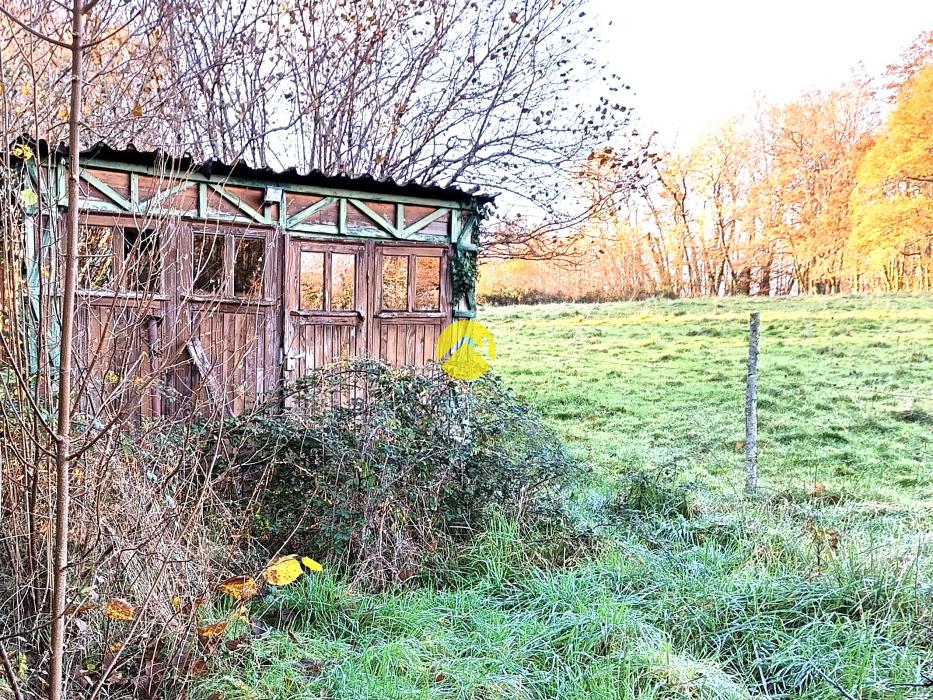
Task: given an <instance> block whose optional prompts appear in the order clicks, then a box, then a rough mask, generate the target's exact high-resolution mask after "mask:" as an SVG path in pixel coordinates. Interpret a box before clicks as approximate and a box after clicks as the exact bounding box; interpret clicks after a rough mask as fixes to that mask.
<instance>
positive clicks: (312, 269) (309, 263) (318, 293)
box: [298, 251, 324, 311]
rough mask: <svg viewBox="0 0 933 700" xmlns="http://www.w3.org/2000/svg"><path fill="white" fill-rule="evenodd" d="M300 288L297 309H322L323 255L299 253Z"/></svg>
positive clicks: (307, 252)
mask: <svg viewBox="0 0 933 700" xmlns="http://www.w3.org/2000/svg"><path fill="white" fill-rule="evenodd" d="M300 283H301V288H300V290H299V302H298V308H301V309H311V310H314V311H319V310H321V309H323V308H324V253H311V252H309V251H302V252H301V279H300Z"/></svg>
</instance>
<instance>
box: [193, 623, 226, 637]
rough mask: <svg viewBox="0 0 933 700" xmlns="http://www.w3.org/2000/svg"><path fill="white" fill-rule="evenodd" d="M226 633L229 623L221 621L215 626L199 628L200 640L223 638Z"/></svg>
mask: <svg viewBox="0 0 933 700" xmlns="http://www.w3.org/2000/svg"><path fill="white" fill-rule="evenodd" d="M226 631H227V621H226V620H221V621H220V622H215V623H214V624H213V625H204V626H203V627H198V639H201V640H207V639H212V638H214V637H219V636H221V635H222V634H223V633H224V632H226Z"/></svg>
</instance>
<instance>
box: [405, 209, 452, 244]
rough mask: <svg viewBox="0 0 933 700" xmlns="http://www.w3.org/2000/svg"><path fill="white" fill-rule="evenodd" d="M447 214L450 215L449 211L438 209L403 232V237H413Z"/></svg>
mask: <svg viewBox="0 0 933 700" xmlns="http://www.w3.org/2000/svg"><path fill="white" fill-rule="evenodd" d="M447 213H449V212H448V210H447V209H438V210H437V211H433V212H431V213H430V214H428V215H427V216H426V217H424V218H423V219H418V221H416V222H415V223H413V224H412V225H411V226H409V227H408V228H406V229H405V230H404V231H402V232H401V235H402V236H403V237H405V238H408V237H409V236H413V235H414V234H416V233H418V232H419V231H420V230H421V229H423V228H425V227H427V226H430V225H431V224H433V223H434V222H435V221H437V220H438V219H441V218H443V217H444V215H445V214H447Z"/></svg>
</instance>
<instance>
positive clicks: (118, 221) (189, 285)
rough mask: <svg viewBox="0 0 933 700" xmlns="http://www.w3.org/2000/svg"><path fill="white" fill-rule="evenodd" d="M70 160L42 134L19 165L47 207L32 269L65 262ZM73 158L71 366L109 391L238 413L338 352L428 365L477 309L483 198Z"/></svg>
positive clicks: (243, 168)
mask: <svg viewBox="0 0 933 700" xmlns="http://www.w3.org/2000/svg"><path fill="white" fill-rule="evenodd" d="M67 159H68V153H67V152H66V151H65V150H63V149H61V148H59V149H57V150H55V149H50V148H48V147H46V146H44V145H42V144H40V145H39V147H38V148H37V149H36V155H35V157H34V158H33V159H32V161H31V162H30V161H27V162H26V163H25V165H26V170H27V171H28V173H29V175H28V178H29V180H30V182H31V183H32V184H31V185H30V186H32V187H35V188H36V190H37V191H38V192H39V194H40V195H41V197H40V202H48V204H45V205H43V204H39V205H38V206H37V207H35V208H34V210H33V211H31V212H29V216H28V217H27V230H28V234H29V235H27V239H28V240H27V245H26V248H27V256H26V257H27V263H26V267H27V277H28V278H30V279H34V278H35V277H36V275H39V276H43V275H44V276H45V277H49V272H48V268H49V267H50V266H51V267H54V266H55V264H56V257H57V256H56V255H55V254H54V252H49V250H50V249H54V247H55V246H56V245H60V241H61V239H62V236H61V232H62V230H63V225H62V213H63V208H64V207H65V206H66V205H67V194H66V187H65V183H66V180H65V173H66V167H67ZM80 159H81V178H80V188H81V201H80V208H81V222H82V228H81V237H80V243H79V287H80V291H79V299H78V312H77V316H76V320H77V324H78V325H77V327H76V328H77V331H76V342H77V350H78V353H77V354H78V362H77V365H78V373H79V374H80V381H82V382H85V383H89V384H90V385H93V386H94V387H98V389H97V390H98V393H99V399H98V401H96V403H98V404H100V403H105V402H106V400H107V398H108V396H111V395H113V394H114V393H115V392H122V395H123V397H124V399H125V398H127V397H130V396H131V394H132V391H131V390H130V389H131V386H132V385H134V383H135V384H136V385H138V386H139V387H141V388H140V389H139V391H141V392H143V394H144V395H143V396H137V400H136V402H135V403H136V404H137V405H139V404H141V405H142V413H143V415H161V414H165V413H169V412H173V411H176V410H179V408H180V407H181V406H183V405H185V404H186V403H187V402H190V401H191V400H199V401H207V402H211V403H212V404H213V405H215V406H219V407H221V408H222V409H223V410H224V411H226V412H228V413H233V414H237V413H240V412H242V411H243V410H244V409H246V408H248V407H250V406H251V405H253V404H254V403H255V402H256V401H257V400H260V399H263V398H264V397H268V396H270V395H271V394H273V393H274V392H275V391H276V390H277V389H278V388H279V387H280V386H281V384H282V383H283V382H285V383H288V382H292V381H295V380H297V379H299V378H300V377H302V376H304V375H305V374H306V373H308V372H309V371H310V370H312V369H313V368H318V367H321V366H324V365H327V364H328V363H331V362H334V361H336V360H338V359H339V358H343V357H353V356H368V357H373V358H379V359H382V360H385V361H386V362H389V363H392V364H394V365H423V364H425V363H426V362H428V361H430V360H431V359H432V358H433V356H434V352H435V343H436V340H437V336H438V334H439V332H440V331H441V329H442V328H443V327H444V326H445V325H447V324H448V323H450V322H451V321H452V320H453V319H456V318H461V317H472V316H473V315H474V313H475V304H474V298H473V289H472V274H469V275H464V274H459V275H458V274H457V270H458V269H466V270H472V269H473V265H474V264H475V255H476V244H477V238H478V233H477V231H478V226H479V223H480V220H481V217H482V212H483V210H484V208H485V205H486V204H488V203H489V201H490V198H489V197H485V196H480V195H476V194H474V193H470V192H464V191H462V190H459V189H454V188H449V187H438V186H431V185H421V184H414V183H408V184H399V183H395V182H393V181H380V180H376V179H373V178H371V177H359V178H357V177H345V176H337V177H332V176H326V175H324V174H322V173H320V172H310V173H307V174H302V173H299V172H296V171H295V170H288V171H285V172H274V171H272V170H270V169H257V168H253V167H249V166H247V165H246V164H244V163H242V162H238V163H234V164H224V163H221V162H217V161H209V162H203V163H201V162H195V161H193V160H192V159H191V158H190V157H177V158H176V157H170V156H167V155H165V154H164V153H161V152H142V151H137V150H135V149H133V148H132V147H130V148H127V149H114V148H111V147H109V146H106V145H103V144H98V145H97V146H95V147H93V148H91V149H89V150H87V151H84V152H82V153H81V154H80ZM30 246H32V249H33V252H32V257H30V254H29V249H30ZM43 251H45V259H44V260H43V259H42V258H43ZM30 266H34V267H35V270H32V271H30V269H28V268H30ZM458 266H459V268H458ZM53 272H54V271H53ZM51 277H52V278H54V274H52V275H51ZM455 279H456V280H457V281H456V283H455ZM464 280H465V281H464ZM34 286H35V285H34V284H32V285H31V286H30V289H33V287H34ZM36 303H38V302H36ZM52 325H54V321H53V322H52ZM41 327H42V326H41V324H37V325H36V328H41ZM54 332H55V329H54V328H50V329H49V328H47V329H46V330H44V331H37V333H38V335H39V336H40V337H39V338H38V339H36V340H34V343H37V344H39V345H41V344H42V337H49V336H50V335H52V336H54ZM49 345H50V346H51V345H53V344H52V343H49ZM36 354H37V356H38V353H36ZM140 377H149V378H150V380H148V381H147V380H142V379H140Z"/></svg>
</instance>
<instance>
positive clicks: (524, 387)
mask: <svg viewBox="0 0 933 700" xmlns="http://www.w3.org/2000/svg"><path fill="white" fill-rule="evenodd" d="M750 310H757V311H759V312H761V315H762V344H761V362H760V428H761V443H760V449H761V453H760V479H761V489H760V493H759V494H757V495H756V496H754V497H752V498H748V497H745V496H744V494H743V493H742V491H741V488H742V485H743V474H742V460H743V452H742V440H743V430H744V419H743V401H744V397H743V392H744V381H745V357H746V352H747V349H746V333H747V317H748V312H749V311H750ZM482 320H483V322H484V323H485V324H487V325H488V327H489V328H490V329H491V330H492V331H493V333H494V334H495V336H496V340H497V346H498V356H497V358H496V362H495V367H496V371H497V372H499V373H501V375H502V376H503V377H505V378H506V380H507V381H508V382H509V383H510V384H511V386H512V387H514V389H515V391H517V392H519V393H520V394H521V395H523V396H524V397H525V398H526V399H527V400H528V402H529V403H531V404H532V405H534V406H536V407H537V409H538V410H539V411H540V412H541V413H542V414H543V415H544V417H545V418H546V420H547V421H548V422H549V423H550V424H551V425H552V426H553V427H554V428H555V429H556V430H558V431H559V432H560V434H561V435H562V436H563V437H564V438H565V440H566V441H567V443H568V445H569V446H570V449H571V450H572V452H573V453H574V455H575V456H576V457H578V458H579V459H581V460H585V461H586V462H588V463H589V464H591V465H593V467H594V470H595V475H594V477H593V479H592V480H591V482H589V483H587V484H581V485H580V488H579V489H578V490H577V492H576V493H575V494H573V497H572V499H573V507H574V509H575V510H576V512H577V513H578V516H579V520H580V522H581V523H586V524H587V526H588V527H591V528H595V529H596V530H597V531H598V532H599V533H600V536H599V538H598V539H597V540H596V541H595V542H594V543H593V544H592V546H591V547H589V548H588V549H587V550H586V551H585V552H582V553H581V554H580V555H579V556H577V557H575V558H574V559H572V560H571V561H567V562H564V563H563V564H562V565H559V566H557V565H554V564H553V563H552V562H549V561H547V560H544V559H542V558H541V557H540V556H539V555H538V549H537V547H536V543H534V542H530V541H528V540H527V539H526V538H524V537H522V536H521V534H520V533H518V532H517V531H516V530H515V527H514V525H512V524H510V523H508V522H505V521H502V522H499V523H498V524H497V525H496V527H494V528H493V529H492V530H490V531H489V532H487V533H485V534H484V535H483V536H482V537H481V538H480V540H479V541H478V542H477V543H476V544H475V545H474V546H472V547H470V548H468V549H467V550H465V551H464V552H462V555H461V557H460V558H459V560H458V561H457V562H456V563H455V565H454V566H453V567H452V570H451V571H449V572H444V575H443V576H436V577H432V576H427V575H426V576H424V577H419V578H418V579H416V580H415V581H414V582H407V583H406V585H404V586H401V587H399V588H398V589H396V590H390V591H385V592H382V593H378V594H373V593H366V592H363V591H359V590H354V589H352V588H350V587H348V586H347V585H346V584H345V583H344V582H342V581H341V580H339V579H337V578H335V577H333V576H331V575H329V574H327V573H326V572H325V574H324V575H322V576H317V577H313V578H311V577H309V578H306V579H305V580H304V581H303V582H302V583H301V584H300V585H296V586H293V587H292V588H289V589H282V590H280V591H278V592H277V593H275V594H274V595H271V596H269V597H268V598H267V600H266V601H265V602H264V606H265V608H264V610H262V611H261V612H260V613H259V614H258V618H259V619H261V620H264V621H265V623H266V624H268V625H269V627H270V628H272V629H274V630H275V631H273V632H271V633H269V634H268V635H263V636H262V638H260V639H257V640H256V641H255V642H253V643H251V644H250V645H249V646H248V647H247V648H246V649H238V650H237V651H236V652H235V653H233V654H228V655H226V656H221V657H220V658H218V659H217V660H216V661H215V665H214V666H213V669H212V670H213V672H212V674H211V676H210V677H209V678H208V679H207V681H206V682H205V683H203V684H202V685H201V686H200V687H199V688H198V689H197V691H196V695H198V696H199V697H213V698H264V699H266V698H269V699H272V698H276V699H277V698H282V699H283V700H284V699H285V698H347V699H350V698H406V699H407V698H423V699H425V700H427V699H435V698H437V699H441V698H444V699H448V698H450V699H454V698H457V699H463V700H467V699H480V698H482V699H484V700H486V699H493V698H502V699H503V700H505V699H507V698H508V699H513V698H517V699H520V700H521V699H525V698H527V699H528V700H539V699H540V700H544V699H545V698H561V699H562V700H563V699H564V698H580V699H582V698H605V699H607V700H608V699H610V698H636V697H637V698H723V699H725V698H751V697H767V698H826V699H829V698H882V697H883V698H901V697H904V698H913V697H927V696H928V695H929V693H930V692H931V687H933V680H930V676H933V564H931V555H933V551H931V550H933V548H931V546H930V544H929V529H930V525H931V521H933V515H931V513H933V509H931V505H933V298H930V297H923V296H914V297H910V296H906V297H831V298H795V299H779V300H771V299H723V300H697V301H693V300H690V301H667V300H650V301H645V302H638V303H613V304H598V305H549V306H539V307H506V308H495V309H484V310H483V313H482ZM607 514H608V515H611V516H612V517H608V515H607Z"/></svg>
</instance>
